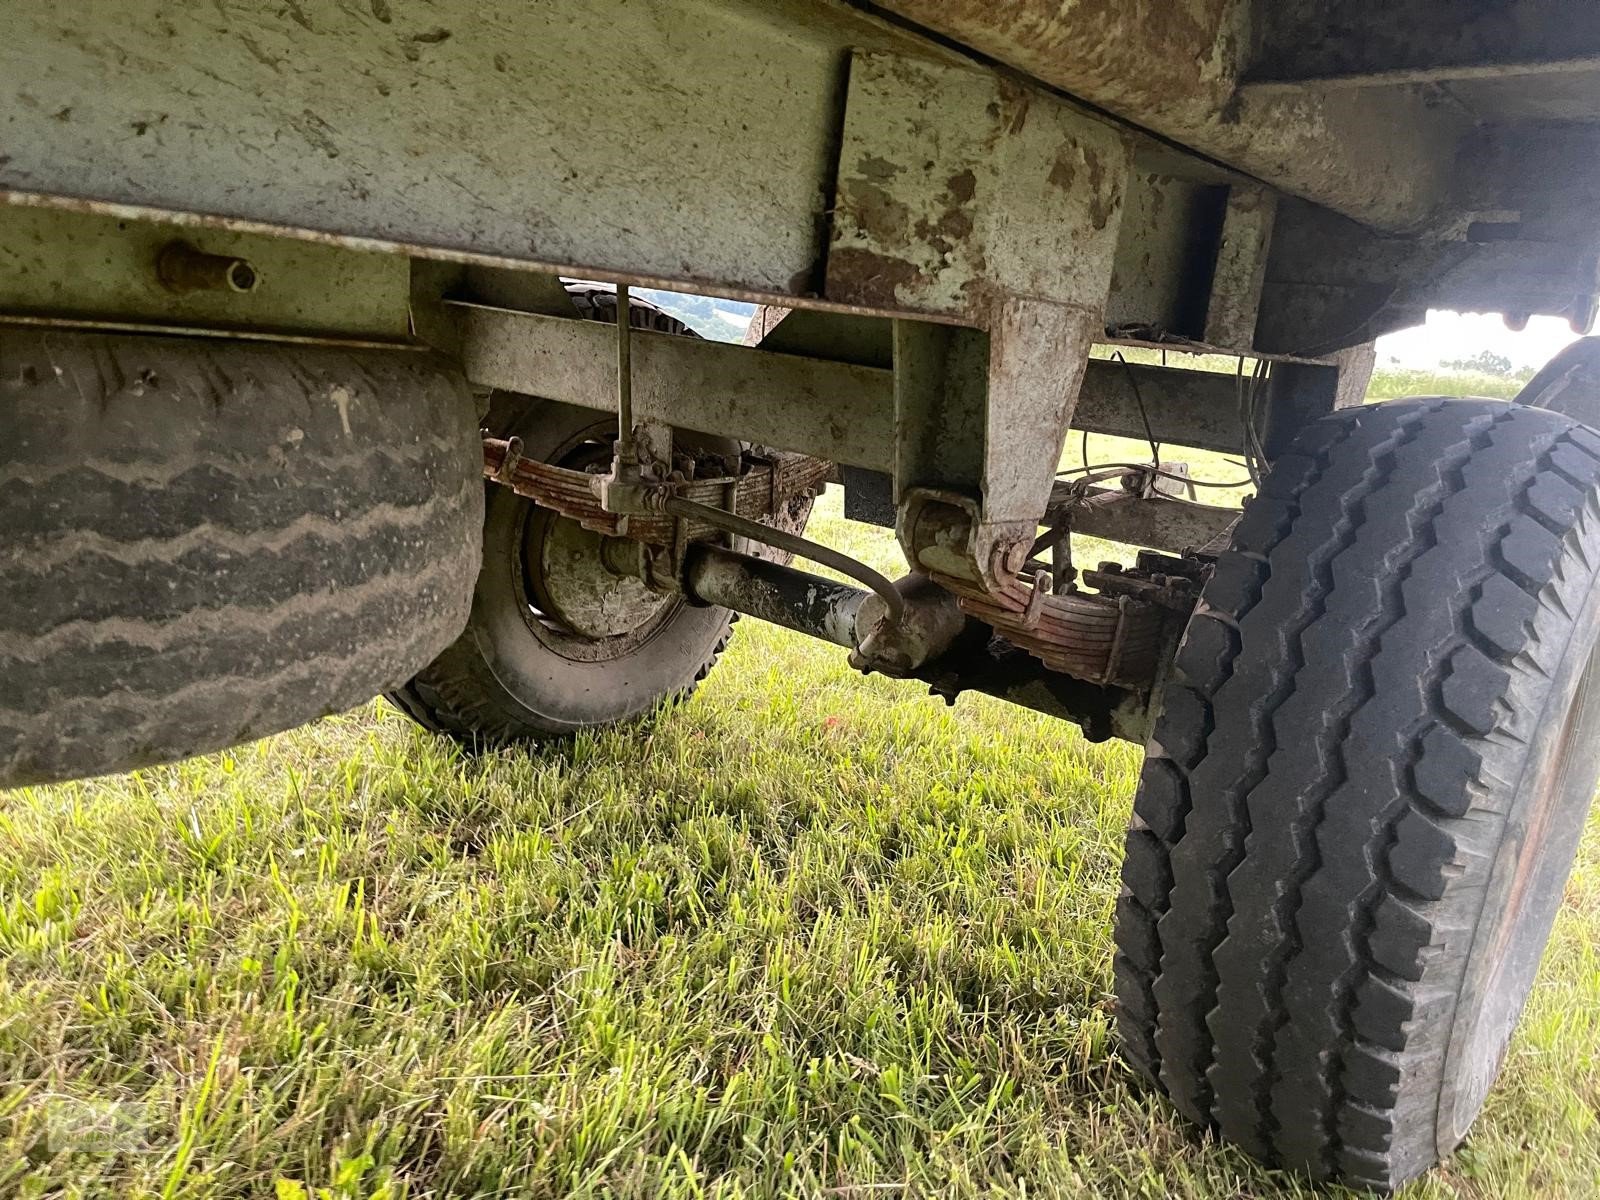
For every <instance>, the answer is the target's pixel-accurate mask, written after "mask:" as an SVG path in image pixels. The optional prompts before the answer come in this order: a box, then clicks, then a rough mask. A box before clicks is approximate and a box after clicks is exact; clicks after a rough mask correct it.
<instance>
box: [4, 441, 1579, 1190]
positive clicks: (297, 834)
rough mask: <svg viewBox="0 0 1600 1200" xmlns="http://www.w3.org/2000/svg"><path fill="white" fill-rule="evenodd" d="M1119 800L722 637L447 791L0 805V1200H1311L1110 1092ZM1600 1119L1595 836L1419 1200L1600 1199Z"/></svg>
mask: <svg viewBox="0 0 1600 1200" xmlns="http://www.w3.org/2000/svg"><path fill="white" fill-rule="evenodd" d="M1092 453H1098V448H1095V449H1094V450H1092ZM1200 469H1201V470H1202V471H1203V472H1215V474H1213V475H1212V476H1211V477H1213V478H1223V477H1225V475H1224V473H1233V472H1234V470H1235V469H1234V468H1231V467H1229V466H1228V465H1227V464H1225V463H1222V464H1218V463H1206V464H1202V465H1201V468H1200ZM1213 498H1214V497H1213ZM812 529H813V533H814V534H815V535H816V536H818V537H819V538H820V539H821V540H823V541H826V542H829V543H832V544H835V545H839V546H841V547H843V548H845V549H847V550H850V551H853V552H855V553H858V554H860V555H862V556H863V557H866V558H868V559H870V560H873V561H874V562H875V564H876V565H878V566H880V567H882V568H884V569H890V568H892V567H893V566H894V562H893V555H892V553H891V548H890V546H889V544H888V543H887V541H886V540H885V538H884V537H883V535H881V534H880V533H878V532H877V531H867V530H864V529H863V528H862V527H860V526H856V525H853V524H850V523H847V522H844V521H842V520H841V519H840V517H839V508H838V503H837V497H836V494H835V495H830V496H829V497H827V498H825V500H824V502H823V504H822V506H821V508H820V511H819V514H818V516H817V518H816V519H815V521H814V523H813V527H812ZM1138 765H1139V755H1138V752H1137V751H1136V750H1135V749H1134V748H1133V747H1131V746H1126V745H1122V744H1118V743H1109V744H1106V745H1101V746H1093V745H1089V744H1087V743H1085V742H1084V741H1083V740H1082V738H1081V737H1079V735H1078V734H1077V733H1076V731H1075V730H1074V729H1073V728H1071V727H1069V726H1067V725H1064V724H1062V723H1059V722H1055V721H1052V720H1049V719H1047V718H1044V717H1039V716H1035V715H1033V714H1031V713H1028V712H1025V711H1022V710H1018V709H1014V708H1010V707H1007V706H1005V705H1002V704H1000V703H998V702H989V701H986V700H983V699H981V698H972V697H967V698H963V699H962V700H961V702H960V703H959V705H958V706H957V707H955V708H954V709H947V708H945V707H944V706H943V705H942V704H940V703H938V702H937V701H934V700H931V699H929V698H927V697H926V696H924V695H922V694H921V692H920V689H919V688H917V687H915V686H911V685H905V684H900V683H896V682H893V681H889V680H885V679H882V678H876V677H875V678H870V679H866V680H863V679H862V678H861V677H860V676H859V675H857V674H855V673H854V672H852V671H850V670H849V669H848V667H847V666H846V665H845V663H844V660H843V655H842V654H839V653H837V652H834V651H831V650H829V649H828V648H826V647H821V646H818V645H815V644H813V643H810V642H807V641H805V640H804V639H802V638H800V637H798V636H794V635H789V634H787V633H784V632H782V631H779V630H776V629H774V628H771V627H761V626H757V625H756V624H755V623H753V622H751V623H747V624H746V625H745V626H743V627H742V628H741V629H740V630H739V633H738V636H737V637H736V638H735V640H734V643H733V646H732V648H731V650H730V651H729V653H728V655H727V657H726V659H725V661H724V662H723V663H722V665H721V666H720V667H719V668H718V669H717V670H716V671H715V672H714V673H713V674H712V676H711V678H710V679H709V681H708V682H707V683H706V685H705V686H704V687H703V688H702V689H701V691H700V692H699V693H698V695H697V696H696V697H695V698H694V699H693V700H692V701H690V702H689V703H687V704H685V705H683V706H680V707H678V708H676V709H674V710H672V711H670V712H668V713H666V714H664V715H663V716H662V718H661V719H660V720H659V721H657V722H656V723H655V724H654V726H653V727H651V728H650V729H648V730H633V731H626V732H610V733H604V734H600V735H598V736H585V737H581V738H579V739H578V740H577V741H576V742H575V743H573V744H571V745H570V746H568V747H566V748H562V749H557V750H550V751H548V752H543V753H530V752H528V751H525V750H508V751H504V752H500V753H496V754H492V755H490V756H488V757H484V758H481V759H477V760H473V759H469V758H465V757H462V756H461V755H460V754H459V753H458V752H457V751H456V750H455V749H454V748H453V747H451V746H450V745H448V744H447V743H444V742H442V741H440V740H438V739H435V738H433V737H430V736H428V735H426V734H423V733H421V732H419V731H418V730H416V729H415V728H413V727H412V726H411V725H410V724H409V723H408V722H407V721H405V720H404V719H403V718H402V717H400V716H399V715H398V714H397V713H395V712H394V711H392V710H389V709H387V708H385V707H383V706H381V705H377V704H375V705H373V706H371V707H369V708H367V709H364V710H360V711H357V712H354V713H350V714H347V715H345V716H341V717H337V718H333V719H330V720H327V721H324V722H322V723H321V724H319V725H317V726H315V727H312V728H309V729H306V730H302V731H298V732H295V733H290V734H285V735H283V736H280V737H276V738H272V739H269V740H267V741H265V742H262V743H259V744H255V745H251V746H245V747H242V748H240V749H237V750H235V751H232V752H230V753H228V754H222V755H215V756H212V757H209V758H205V759H201V760H197V761H193V762H189V763H185V764H181V765H178V766H173V767H169V768H163V769H159V770H150V771H145V772H142V773H139V774H137V775H132V776H125V777H118V778H112V779H105V780H100V781H94V782H89V783H83V784H74V785H68V786H62V787H55V788H41V789H34V790H23V791H16V792H11V793H6V794H0V1195H5V1196H9V1195H22V1196H47V1195H50V1196H54V1195H94V1196H101V1195H104V1196H118V1197H122V1196H160V1197H163V1198H166V1200H177V1198H179V1197H235V1196H238V1197H244V1196H269V1197H272V1196H276V1197H277V1200H301V1198H305V1200H310V1198H313V1197H316V1198H319V1200H320V1198H324V1197H326V1198H328V1200H355V1198H369V1200H377V1198H380V1197H383V1198H387V1200H395V1198H398V1197H409V1198H412V1200H417V1198H421V1197H453V1196H462V1195H481V1196H529V1197H556V1196H568V1195H572V1196H597V1197H598V1196H619V1197H683V1198H685V1200H690V1198H698V1197H710V1196H717V1197H734V1196H750V1197H769V1196H771V1197H778V1196H836V1197H860V1198H865V1197H877V1196H899V1195H907V1196H928V1197H964V1196H980V1195H982V1196H990V1195H992V1196H1002V1195H1003V1196H1021V1195H1028V1196H1117V1197H1123V1196H1126V1197H1150V1198H1159V1197H1168V1196H1174V1197H1205V1198H1216V1200H1222V1198H1234V1197H1291V1196H1311V1195H1318V1194H1322V1193H1320V1192H1319V1191H1318V1190H1317V1189H1314V1188H1312V1187H1311V1186H1310V1185H1308V1184H1303V1183H1301V1182H1298V1181H1297V1180H1295V1179H1293V1178H1290V1177H1287V1176H1281V1175H1274V1174H1271V1173H1268V1172H1265V1171H1262V1170H1260V1169H1259V1168H1257V1167H1255V1166H1253V1165H1252V1164H1251V1163H1250V1162H1249V1161H1248V1160H1247V1159H1245V1158H1244V1157H1243V1156H1242V1155H1239V1154H1237V1153H1235V1152H1233V1151H1231V1150H1229V1149H1227V1148H1225V1147H1221V1146H1218V1145H1216V1144H1213V1143H1204V1142H1200V1141H1198V1140H1196V1139H1195V1138H1194V1136H1193V1135H1192V1134H1191V1133H1190V1132H1189V1131H1188V1130H1187V1129H1186V1128H1185V1127H1184V1126H1183V1125H1182V1124H1181V1123H1180V1122H1179V1121H1178V1120H1177V1119H1176V1118H1175V1117H1174V1115H1173V1113H1172V1112H1171V1111H1170V1110H1169V1109H1168V1108H1167V1107H1166V1106H1165V1105H1164V1104H1162V1103H1161V1102H1159V1101H1157V1100H1155V1099H1153V1098H1152V1097H1151V1096H1149V1095H1148V1094H1147V1093H1146V1092H1145V1091H1144V1090H1142V1089H1141V1088H1140V1087H1138V1086H1137V1085H1136V1084H1135V1082H1134V1080H1133V1078H1132V1077H1131V1075H1130V1072H1129V1071H1128V1070H1127V1069H1126V1068H1125V1067H1124V1065H1123V1064H1122V1063H1121V1062H1120V1060H1119V1059H1118V1057H1117V1053H1116V1046H1115V1042H1114V1039H1113V1038H1112V1036H1111V1026H1112V1015H1111V1001H1110V994H1109V993H1110V985H1111V980H1110V958H1111V926H1110V922H1111V913H1112V906H1113V902H1114V899H1115V896H1116V891H1117V871H1118V863H1119V858H1120V854H1121V836H1122V828H1123V825H1124V823H1125V821H1126V819H1127V815H1128V809H1129V805H1130V800H1131V794H1132V790H1133V787H1134V783H1135V778H1136V773H1137V770H1138ZM1597 1112H1600V823H1596V824H1595V825H1593V826H1592V827H1591V830H1590V834H1589V837H1588V839H1587V841H1586V843H1585V846H1584V849H1583V852H1582V859H1581V862H1580V865H1579V868H1578V871H1577V872H1576V874H1575V876H1574V878H1573V881H1572V883H1571V885H1570V888H1569V895H1568V904H1567V907H1566V910H1565V912H1564V913H1563V915H1562V917H1561V921H1560V924H1559V927H1558V929H1557V932H1556V935H1555V940H1554V943H1553V946H1552V949H1551V952H1550V954H1549V957H1548V960H1547V964H1546V969H1545V972H1544V974H1543V976H1542V978H1541V980H1540V983H1539V985H1538V987H1537V990H1536V992H1535V994H1534V997H1533V1000H1532V1003H1531V1006H1530V1010H1529V1013H1528V1015H1527V1018H1526V1019H1525V1021H1524V1023H1523V1026H1522V1029H1521V1032H1520V1033H1519V1035H1518V1037H1517V1040H1516V1043H1515V1045H1514V1047H1513V1050H1512V1053H1511V1058H1510V1061H1509V1064H1508V1067H1507V1070H1506V1074H1505V1076H1504V1078H1503V1080H1502V1083H1501V1086H1500V1087H1499V1089H1498V1090H1497V1091H1496V1092H1495V1094H1494V1096H1493V1098H1492V1099H1491V1101H1490V1104H1489V1107H1488V1110H1487V1112H1486V1114H1485V1116H1484V1118H1483V1120H1482V1121H1481V1122H1480V1124H1479V1126H1478V1128H1477V1130H1476V1131H1475V1133H1474V1135H1473V1137H1472V1139H1471V1141H1470V1142H1469V1143H1468V1145H1467V1146H1466V1148H1464V1149H1463V1150H1462V1151H1461V1152H1459V1153H1458V1154H1457V1155H1456V1156H1454V1158H1452V1159H1451V1161H1450V1162H1449V1163H1448V1164H1447V1165H1446V1166H1445V1167H1444V1168H1443V1169H1441V1170H1440V1171H1439V1172H1437V1173H1436V1174H1434V1175H1433V1176H1431V1177H1430V1178H1429V1179H1427V1180H1426V1181H1424V1182H1423V1183H1421V1184H1420V1185H1418V1186H1416V1187H1415V1188H1414V1189H1412V1190H1411V1191H1410V1192H1409V1193H1408V1194H1409V1195H1411V1196H1413V1197H1431V1198H1442V1197H1474V1198H1483V1200H1488V1198H1490V1197H1535V1196H1542V1197H1551V1196H1555V1197H1562V1196H1587V1195H1594V1194H1600V1125H1597V1120H1596V1117H1597Z"/></svg>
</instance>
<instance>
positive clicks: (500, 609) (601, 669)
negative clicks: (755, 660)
mask: <svg viewBox="0 0 1600 1200" xmlns="http://www.w3.org/2000/svg"><path fill="white" fill-rule="evenodd" d="M567 294H568V295H569V296H570V297H571V298H572V300H573V303H574V305H575V306H576V307H577V309H578V311H579V312H580V313H581V314H583V315H584V317H586V318H587V319H589V320H597V321H607V322H611V323H615V322H616V319H617V309H616V293H615V290H614V289H612V288H609V287H607V286H605V285H599V284H586V283H569V284H568V285H567ZM630 322H631V324H632V325H633V326H634V327H635V328H640V329H650V330H654V331H656V332H660V333H672V334H677V335H680V336H686V337H694V336H696V335H695V334H694V333H693V332H692V331H691V330H690V329H689V328H688V326H686V325H684V324H683V323H682V322H680V321H678V320H677V319H675V318H673V317H671V316H669V315H668V314H667V313H665V312H663V311H661V310H660V309H659V308H657V307H656V306H655V305H653V304H650V303H648V302H647V301H643V300H638V299H634V300H633V301H632V303H631V305H630ZM489 424H490V426H491V428H493V429H494V430H495V432H497V433H499V434H501V435H502V436H508V437H511V436H514V437H518V438H521V440H522V443H523V454H524V455H525V456H526V457H528V458H533V459H539V460H541V461H556V460H557V459H559V458H560V457H561V455H562V453H563V451H564V450H565V449H566V448H568V447H570V446H571V445H572V444H573V443H574V441H575V440H581V439H583V438H584V437H591V438H594V437H601V436H606V435H607V434H608V431H609V430H610V429H611V428H613V427H614V425H615V421H614V419H613V418H607V417H605V416H604V415H602V414H600V413H596V412H593V411H591V410H588V409H580V408H574V407H572V406H571V405H566V404H558V403H555V402H553V401H549V400H540V399H537V398H534V397H526V396H509V395H505V394H500V395H498V396H497V398H496V402H495V404H494V406H493V407H492V409H491V412H490V416H489ZM486 486H487V499H486V506H485V519H484V527H483V531H482V537H483V568H482V573H481V575H480V576H479V578H478V581H477V586H476V589H475V591H474V598H473V604H472V615H471V618H470V619H469V621H468V623H467V628H466V630H465V631H464V632H463V633H462V634H461V636H460V637H458V638H457V639H456V640H455V641H454V642H453V643H452V644H451V645H450V646H448V647H447V648H446V649H445V650H444V651H443V652H442V653H441V654H440V655H439V656H438V658H437V659H435V660H434V661H433V662H432V663H429V664H428V665H427V666H426V667H424V668H423V669H422V670H421V671H419V672H418V673H417V675H416V676H415V678H413V679H412V680H411V681H410V682H408V683H407V684H405V685H404V686H403V687H400V688H397V689H395V690H394V691H392V692H390V693H389V696H388V698H389V700H390V702H391V703H393V704H394V705H395V706H396V707H398V708H400V709H401V710H402V711H403V712H405V713H406V714H407V715H408V716H410V717H411V718H412V719H413V720H414V721H416V722H417V723H418V724H419V725H421V726H423V728H425V729H428V730H430V731H431V732H434V733H441V734H445V735H448V736H450V737H453V738H456V739H457V740H459V741H462V742H464V743H467V744H469V745H500V744H505V743H510V742H519V741H545V740H551V739H561V738H565V737H569V736H571V735H572V734H574V733H577V732H579V731H580V730H583V729H592V728H599V727H604V726H608V725H613V724H617V723H619V722H626V721H633V720H638V719H639V718H641V717H644V716H647V715H648V714H650V713H651V712H653V711H655V710H656V709H657V708H659V707H660V706H661V705H662V704H664V703H667V702H671V701H674V700H678V699H682V698H683V697H685V696H687V695H688V694H689V693H690V692H692V691H693V690H694V688H695V687H696V686H697V685H698V684H699V683H700V681H701V680H703V679H704V678H705V677H706V676H707V675H708V674H709V673H710V671H711V668H712V667H713V666H715V665H716V662H717V659H718V657H719V656H720V655H721V653H722V651H723V649H724V648H725V647H726V646H727V643H728V637H729V634H730V632H731V629H732V625H733V614H732V613H730V612H729V611H728V610H727V609H723V608H707V607H701V606H693V605H688V604H682V603H680V604H678V605H677V607H676V609H675V610H674V611H673V612H671V613H670V614H668V617H667V619H666V620H665V621H664V623H663V624H662V627H661V628H659V629H658V630H657V631H656V632H655V633H654V634H653V635H652V636H651V637H650V638H649V640H648V641H647V642H646V643H645V644H644V645H642V646H641V647H640V648H639V649H638V650H637V651H635V652H633V653H629V654H626V655H623V656H621V657H616V658H611V659H607V660H603V661H593V662H586V661H581V655H580V656H575V657H564V656H563V654H562V653H561V650H560V647H561V644H562V643H561V639H560V638H559V636H555V637H547V636H545V631H543V630H539V631H538V632H537V633H536V632H535V629H534V624H533V621H532V620H531V619H530V614H529V603H528V598H527V596H526V595H525V594H524V593H525V592H526V590H527V589H526V587H525V584H524V582H523V581H522V579H521V578H519V576H520V575H521V573H522V569H523V568H522V566H521V565H520V559H518V558H516V556H515V555H513V554H512V553H510V552H509V551H508V547H510V546H512V545H514V544H515V543H517V542H518V541H519V540H520V539H521V538H522V536H523V533H522V531H523V529H524V528H525V526H526V524H527V522H528V521H529V520H530V519H531V516H532V514H533V513H534V512H535V506H534V505H533V504H532V502H531V501H528V500H526V499H524V498H523V497H521V496H518V495H516V494H515V493H514V492H512V491H510V490H509V489H507V488H503V487H499V486H498V485H495V484H488V485H486ZM541 638H543V640H541ZM579 649H581V648H579Z"/></svg>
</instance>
